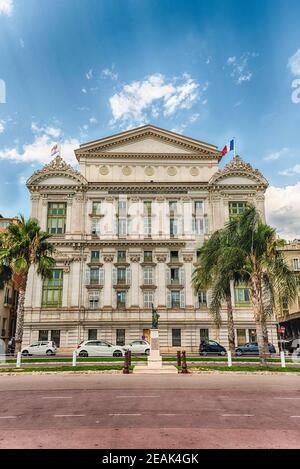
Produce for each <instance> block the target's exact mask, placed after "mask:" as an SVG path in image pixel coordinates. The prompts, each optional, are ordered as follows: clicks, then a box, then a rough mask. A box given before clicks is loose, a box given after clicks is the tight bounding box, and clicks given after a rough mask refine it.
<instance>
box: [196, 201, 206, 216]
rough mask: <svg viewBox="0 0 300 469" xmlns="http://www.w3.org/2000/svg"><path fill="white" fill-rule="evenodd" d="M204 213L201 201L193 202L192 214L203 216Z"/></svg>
mask: <svg viewBox="0 0 300 469" xmlns="http://www.w3.org/2000/svg"><path fill="white" fill-rule="evenodd" d="M203 212H204V204H203V200H195V201H194V213H195V215H196V216H197V215H203Z"/></svg>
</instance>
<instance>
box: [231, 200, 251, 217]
mask: <svg viewBox="0 0 300 469" xmlns="http://www.w3.org/2000/svg"><path fill="white" fill-rule="evenodd" d="M246 207H247V202H229V218H230V219H232V218H234V217H236V216H239V215H241V214H242V213H243V212H244V211H245V208H246Z"/></svg>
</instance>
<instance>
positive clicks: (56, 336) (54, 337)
mask: <svg viewBox="0 0 300 469" xmlns="http://www.w3.org/2000/svg"><path fill="white" fill-rule="evenodd" d="M50 337H51V340H52V341H53V342H54V343H55V345H56V347H59V346H60V331H59V330H54V331H51V336H50Z"/></svg>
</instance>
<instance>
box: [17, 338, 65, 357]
mask: <svg viewBox="0 0 300 469" xmlns="http://www.w3.org/2000/svg"><path fill="white" fill-rule="evenodd" d="M56 350H57V347H56V345H55V342H53V341H52V340H51V341H48V340H45V341H42V340H39V341H37V342H32V344H30V345H27V346H26V347H22V350H21V353H22V355H23V356H26V355H55V354H56Z"/></svg>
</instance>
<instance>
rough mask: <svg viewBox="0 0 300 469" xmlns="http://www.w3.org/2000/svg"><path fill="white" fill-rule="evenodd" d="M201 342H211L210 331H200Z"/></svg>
mask: <svg viewBox="0 0 300 469" xmlns="http://www.w3.org/2000/svg"><path fill="white" fill-rule="evenodd" d="M201 340H205V341H207V340H209V329H200V342H201Z"/></svg>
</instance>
